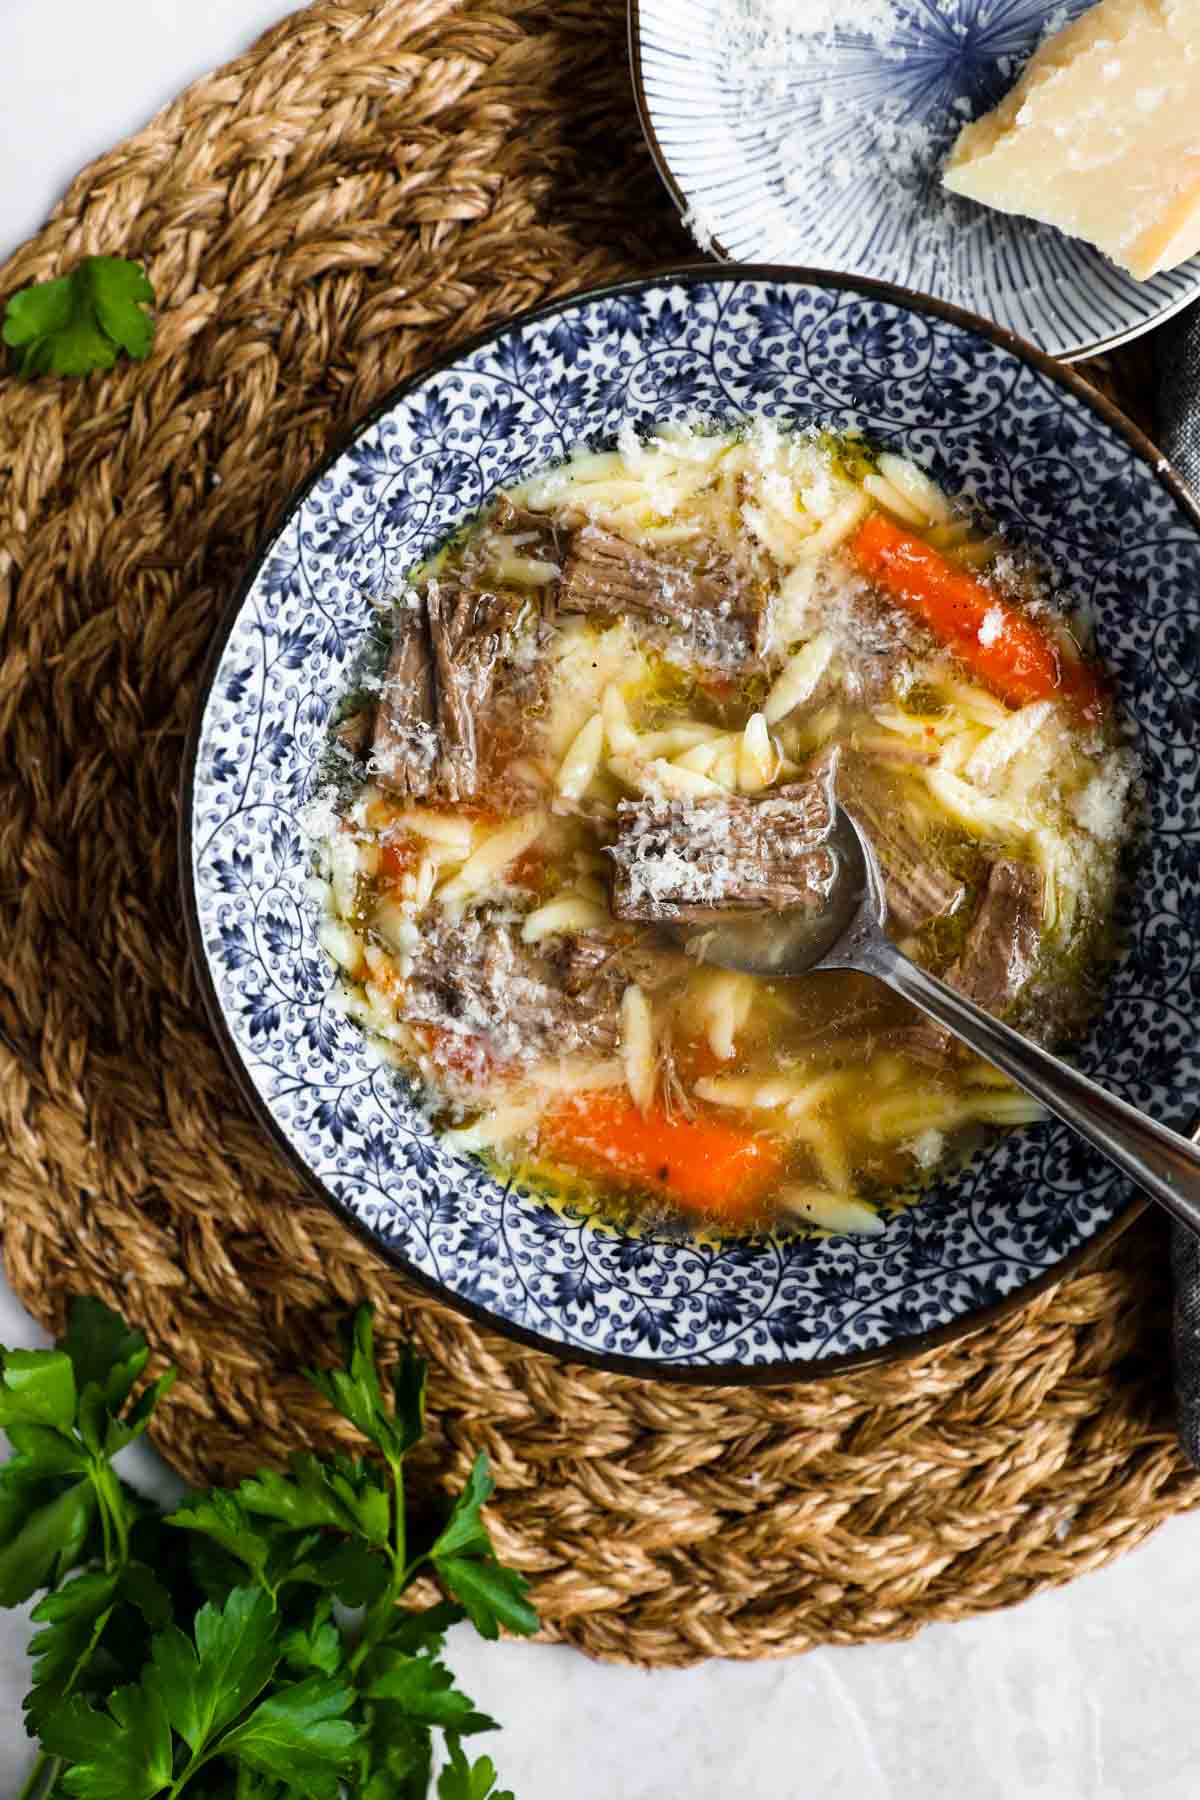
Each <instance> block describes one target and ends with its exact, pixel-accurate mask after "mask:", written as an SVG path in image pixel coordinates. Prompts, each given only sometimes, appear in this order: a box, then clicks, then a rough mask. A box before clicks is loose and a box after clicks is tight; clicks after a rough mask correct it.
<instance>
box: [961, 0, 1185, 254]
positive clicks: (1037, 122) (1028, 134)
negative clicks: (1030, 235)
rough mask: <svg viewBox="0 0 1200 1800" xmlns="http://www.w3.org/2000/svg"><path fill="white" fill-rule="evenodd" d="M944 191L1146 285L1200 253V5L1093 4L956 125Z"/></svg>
mask: <svg viewBox="0 0 1200 1800" xmlns="http://www.w3.org/2000/svg"><path fill="white" fill-rule="evenodd" d="M942 179H943V182H944V184H945V186H946V187H947V188H949V189H950V191H951V192H952V193H955V194H963V195H965V196H966V198H967V199H969V200H978V201H981V202H982V203H983V204H984V205H985V206H994V207H996V208H998V209H999V210H1000V211H1001V212H1010V213H1024V214H1025V215H1026V216H1027V217H1028V218H1031V219H1040V220H1042V221H1043V222H1044V223H1046V224H1047V225H1057V226H1058V227H1059V229H1060V230H1061V231H1065V232H1069V233H1070V235H1071V236H1072V237H1079V238H1086V239H1087V240H1088V241H1089V242H1090V243H1093V244H1095V245H1096V246H1097V247H1098V248H1099V249H1101V250H1103V251H1104V252H1105V254H1106V255H1107V256H1110V257H1111V258H1112V260H1113V261H1114V262H1116V263H1120V264H1121V266H1122V267H1123V268H1126V269H1128V270H1129V272H1130V274H1131V275H1134V276H1136V277H1137V279H1138V280H1139V281H1147V280H1149V278H1150V277H1151V276H1152V275H1157V274H1159V273H1161V271H1162V270H1164V269H1173V268H1174V267H1175V265H1176V264H1177V263H1181V262H1184V261H1185V260H1186V259H1187V258H1188V257H1189V256H1194V255H1195V254H1196V253H1197V251H1200V0H1099V4H1098V5H1096V6H1093V7H1092V8H1091V9H1090V10H1089V11H1088V12H1086V13H1084V14H1083V15H1082V17H1081V18H1078V19H1076V20H1075V22H1074V23H1073V24H1071V25H1068V26H1067V27H1066V28H1065V30H1063V31H1060V32H1058V33H1057V34H1056V35H1055V36H1054V37H1051V38H1049V39H1047V41H1046V42H1045V43H1044V44H1043V45H1042V46H1041V48H1040V49H1039V50H1038V51H1037V52H1036V54H1035V55H1034V57H1033V59H1032V60H1031V61H1030V62H1029V64H1028V65H1027V66H1026V68H1025V72H1024V73H1023V75H1022V76H1021V79H1020V80H1019V81H1018V82H1017V85H1016V87H1015V88H1013V90H1012V92H1011V93H1009V94H1007V95H1006V96H1005V98H1004V99H1003V100H1002V101H1001V102H1000V104H999V106H997V107H996V108H995V109H994V110H993V111H992V112H990V113H987V114H986V115H985V116H984V117H983V118H981V119H977V120H976V121H975V123H974V124H973V125H964V127H963V129H962V130H961V131H960V133H959V135H958V139H957V142H956V143H955V145H954V148H953V150H952V151H951V153H950V156H949V159H948V161H947V163H946V167H945V170H944V171H943V177H942Z"/></svg>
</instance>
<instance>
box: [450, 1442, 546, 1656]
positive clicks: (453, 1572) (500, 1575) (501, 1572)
mask: <svg viewBox="0 0 1200 1800" xmlns="http://www.w3.org/2000/svg"><path fill="white" fill-rule="evenodd" d="M495 1487H496V1484H495V1482H494V1481H493V1480H492V1478H491V1475H490V1474H489V1473H488V1462H487V1457H486V1455H484V1454H483V1453H482V1452H481V1453H480V1454H479V1455H478V1456H477V1457H476V1458H475V1463H474V1466H473V1467H472V1469H471V1473H470V1476H469V1478H468V1480H467V1485H466V1487H465V1488H464V1489H463V1491H462V1493H461V1494H460V1496H459V1498H458V1501H457V1502H456V1504H455V1507H454V1511H453V1512H452V1513H451V1515H450V1518H449V1520H448V1521H447V1524H446V1527H445V1530H444V1531H442V1533H441V1534H440V1536H439V1537H437V1538H436V1539H435V1541H434V1544H433V1547H432V1549H431V1550H430V1552H429V1554H430V1558H431V1559H432V1562H433V1566H434V1568H435V1569H436V1570H437V1572H438V1575H439V1577H440V1578H441V1580H442V1582H443V1583H444V1585H445V1586H446V1587H447V1588H448V1589H449V1591H450V1593H452V1594H453V1595H454V1598H455V1599H456V1600H459V1601H461V1602H462V1604H463V1606H464V1607H465V1608H466V1610H467V1614H468V1616H469V1618H470V1620H471V1623H472V1624H473V1625H474V1627H475V1629H476V1631H478V1632H479V1634H480V1636H481V1637H485V1638H495V1637H498V1636H499V1635H500V1627H501V1626H502V1625H503V1626H505V1627H506V1629H507V1630H509V1631H515V1632H517V1633H518V1634H519V1635H520V1636H522V1637H528V1636H529V1634H530V1633H531V1632H534V1631H536V1630H537V1628H538V1618H537V1614H536V1613H535V1612H534V1610H533V1608H532V1606H530V1604H529V1602H528V1600H527V1599H526V1595H527V1593H528V1591H529V1588H528V1584H527V1582H526V1581H525V1579H524V1577H523V1576H521V1575H519V1574H518V1573H517V1571H516V1570H515V1569H510V1568H507V1567H506V1566H505V1565H504V1564H503V1563H500V1562H498V1561H497V1560H496V1556H495V1554H494V1552H493V1550H492V1540H491V1538H490V1537H489V1536H488V1529H487V1526H486V1525H485V1524H484V1522H483V1518H482V1516H481V1513H480V1508H481V1507H482V1506H483V1505H484V1504H485V1503H486V1502H487V1501H488V1500H490V1498H491V1496H492V1494H493V1493H494V1491H495Z"/></svg>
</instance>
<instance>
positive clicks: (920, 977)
mask: <svg viewBox="0 0 1200 1800" xmlns="http://www.w3.org/2000/svg"><path fill="white" fill-rule="evenodd" d="M823 847H825V848H827V849H829V850H830V851H832V853H833V860H834V869H833V875H832V879H831V881H830V883H829V887H828V891H827V901H826V905H825V907H824V908H823V909H822V910H821V911H819V912H815V913H801V912H798V911H794V912H785V913H774V914H772V913H750V914H743V915H736V914H731V913H725V914H723V915H721V916H720V917H719V918H718V917H714V919H713V921H712V922H711V923H709V922H704V923H703V924H701V925H699V926H697V925H692V926H678V927H676V928H675V933H676V935H677V936H678V937H679V938H681V939H683V940H684V941H685V943H686V944H687V947H688V948H689V950H690V951H691V953H692V954H693V955H694V956H697V957H698V958H699V959H700V960H701V961H703V962H706V963H715V964H717V965H718V966H719V967H721V968H725V969H740V970H743V971H744V972H745V973H747V974H750V975H765V976H771V977H776V978H778V977H783V976H789V975H803V974H807V973H810V972H815V971H816V970H819V969H856V970H857V971H858V972H859V973H860V974H862V975H874V976H876V977H877V978H878V979H879V980H880V981H882V982H885V983H886V984H887V986H888V987H890V988H891V989H892V990H893V991H894V992H895V993H897V994H900V995H902V996H903V998H904V999H905V1000H910V1001H911V1002H912V1004H913V1005H914V1006H916V1007H918V1008H919V1009H920V1010H921V1012H923V1013H927V1014H928V1015H929V1017H930V1018H931V1019H936V1020H937V1022H938V1024H939V1025H944V1026H945V1027H946V1029H947V1030H948V1031H952V1032H953V1033H954V1035H955V1037H957V1038H960V1039H961V1040H962V1042H963V1043H964V1044H966V1045H968V1046H969V1048H970V1049H972V1050H974V1051H975V1053H976V1054H977V1055H978V1056H982V1057H983V1058H985V1060H986V1061H988V1062H990V1063H993V1064H994V1065H995V1067H996V1068H998V1069H1002V1070H1003V1071H1004V1073H1005V1074H1006V1075H1008V1076H1009V1077H1010V1078H1011V1079H1012V1080H1013V1081H1015V1082H1016V1083H1017V1086H1018V1087H1022V1088H1024V1089H1025V1092H1026V1093H1027V1094H1032V1095H1033V1097H1034V1099H1035V1100H1040V1101H1041V1103H1042V1104H1043V1106H1045V1107H1047V1108H1048V1109H1049V1111H1050V1112H1052V1113H1054V1114H1055V1116H1056V1117H1057V1118H1060V1119H1061V1120H1062V1121H1063V1123H1064V1124H1066V1125H1069V1126H1070V1127H1071V1128H1072V1130H1073V1131H1077V1132H1078V1133H1079V1135H1080V1137H1082V1138H1084V1139H1085V1140H1086V1141H1087V1142H1088V1143H1089V1144H1092V1145H1093V1146H1094V1147H1095V1148H1096V1149H1097V1150H1099V1151H1100V1152H1101V1153H1102V1154H1103V1155H1104V1156H1107V1157H1108V1159H1109V1161H1110V1162H1112V1163H1115V1164H1116V1166H1117V1168H1118V1169H1120V1170H1121V1171H1122V1172H1123V1173H1124V1174H1126V1175H1128V1176H1129V1177H1130V1179H1131V1180H1133V1181H1135V1182H1136V1183H1137V1185H1138V1186H1139V1187H1140V1188H1142V1189H1144V1191H1145V1192H1146V1193H1147V1194H1149V1195H1150V1197H1151V1198H1152V1199H1154V1200H1157V1201H1158V1202H1159V1204H1160V1205H1161V1206H1165V1207H1166V1209H1167V1211H1168V1212H1169V1213H1172V1214H1173V1215H1174V1217H1175V1218H1177V1219H1179V1220H1180V1221H1181V1222H1182V1223H1183V1224H1184V1225H1188V1226H1190V1227H1191V1229H1192V1230H1193V1231H1195V1232H1197V1233H1200V1150H1198V1149H1197V1148H1196V1146H1195V1145H1194V1144H1192V1143H1191V1142H1189V1140H1188V1139H1187V1138H1185V1137H1181V1136H1180V1134H1179V1133H1178V1132H1177V1131H1171V1130H1170V1129H1169V1128H1168V1127H1167V1126H1165V1125H1159V1124H1158V1123H1157V1122H1156V1121H1155V1120H1154V1119H1151V1118H1148V1117H1147V1116H1146V1114H1145V1113H1142V1112H1139V1111H1138V1109H1137V1108H1136V1107H1135V1106H1130V1105H1129V1104H1128V1102H1127V1101H1124V1100H1118V1099H1117V1097H1116V1096H1115V1095H1114V1094H1110V1093H1108V1092H1106V1090H1105V1089H1104V1088H1102V1087H1100V1086H1099V1085H1098V1084H1097V1083H1096V1082H1094V1081H1091V1080H1089V1078H1088V1077H1087V1076H1086V1075H1081V1074H1080V1073H1079V1071H1078V1070H1077V1069H1073V1068H1072V1067H1071V1066H1070V1064H1069V1063H1065V1062H1062V1061H1060V1059H1059V1058H1058V1057H1057V1056H1051V1055H1050V1053H1049V1051H1047V1050H1043V1049H1041V1048H1040V1046H1039V1045H1037V1044H1034V1043H1031V1042H1030V1041H1029V1039H1028V1038H1023V1037H1022V1036H1021V1035H1020V1034H1019V1033H1018V1032H1016V1031H1013V1029H1012V1028H1011V1026H1008V1025H1005V1024H1003V1023H1002V1022H1001V1021H1000V1020H999V1019H994V1018H992V1016H991V1014H990V1013H986V1012H984V1011H983V1008H982V1007H979V1006H976V1005H975V1003H974V1001H973V1000H968V999H966V998H965V997H964V996H963V995H962V994H958V993H956V992H955V991H954V989H953V988H951V987H947V985H946V983H945V982H944V981H939V980H938V979H937V977H936V975H930V974H928V973H927V971H926V970H924V969H922V968H919V967H918V966H917V964H916V963H914V962H911V961H910V960H909V958H908V957H907V956H905V955H904V953H903V951H901V950H898V949H897V948H896V946H895V944H893V943H892V942H891V940H890V938H888V937H887V936H885V934H884V929H883V927H884V919H885V917H886V912H887V907H886V902H885V900H884V893H883V882H882V879H881V877H880V872H879V863H878V861H877V859H876V856H875V852H874V850H873V849H872V847H871V845H870V843H869V842H868V840H867V838H866V837H865V836H864V834H863V832H862V831H861V830H860V828H859V826H858V825H857V823H856V822H855V820H854V819H852V818H851V816H850V814H849V813H848V812H847V811H846V810H845V808H844V807H842V806H838V807H837V809H836V814H835V818H834V824H833V829H832V830H831V832H830V834H829V836H828V838H826V839H825V840H824V846H823Z"/></svg>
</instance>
